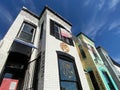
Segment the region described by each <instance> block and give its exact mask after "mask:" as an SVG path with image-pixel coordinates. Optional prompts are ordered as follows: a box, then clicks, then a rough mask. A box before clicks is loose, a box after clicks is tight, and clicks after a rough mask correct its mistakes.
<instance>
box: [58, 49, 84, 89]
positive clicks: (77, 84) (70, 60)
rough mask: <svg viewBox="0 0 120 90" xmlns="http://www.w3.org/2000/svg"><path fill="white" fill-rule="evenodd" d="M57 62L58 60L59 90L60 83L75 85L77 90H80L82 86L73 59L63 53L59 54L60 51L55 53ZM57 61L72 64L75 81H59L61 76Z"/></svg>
mask: <svg viewBox="0 0 120 90" xmlns="http://www.w3.org/2000/svg"><path fill="white" fill-rule="evenodd" d="M57 55H58V57H57V60H58V70H59V83H60V90H62V89H61V82H66V83H67V82H68V84H69V82H70V83H75V84H76V87H77V90H82V84H81V82H80V77H79V75H78V70H77V67H76V64H75V61H74V57H73V56H71V55H69V54H67V53H64V52H61V51H57ZM59 59H62V60H63V61H67V62H70V63H72V64H73V69H74V74H75V78H76V80H62V79H61V74H60V62H59Z"/></svg>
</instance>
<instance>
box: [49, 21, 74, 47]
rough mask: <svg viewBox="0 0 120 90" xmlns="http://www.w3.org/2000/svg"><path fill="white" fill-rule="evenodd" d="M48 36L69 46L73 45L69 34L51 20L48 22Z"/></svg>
mask: <svg viewBox="0 0 120 90" xmlns="http://www.w3.org/2000/svg"><path fill="white" fill-rule="evenodd" d="M50 34H51V35H52V36H54V37H56V38H57V39H59V40H62V41H63V42H65V43H67V44H69V45H73V40H72V35H71V34H70V32H69V31H67V30H66V29H65V28H64V27H63V26H61V25H60V24H58V23H56V22H54V21H52V20H50Z"/></svg>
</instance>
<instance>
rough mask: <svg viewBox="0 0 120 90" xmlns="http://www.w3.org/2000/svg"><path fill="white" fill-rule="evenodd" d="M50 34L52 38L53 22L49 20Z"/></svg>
mask: <svg viewBox="0 0 120 90" xmlns="http://www.w3.org/2000/svg"><path fill="white" fill-rule="evenodd" d="M50 34H51V35H53V36H54V21H52V20H50Z"/></svg>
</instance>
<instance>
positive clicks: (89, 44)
mask: <svg viewBox="0 0 120 90" xmlns="http://www.w3.org/2000/svg"><path fill="white" fill-rule="evenodd" d="M75 42H76V46H77V49H78V53H79V56H80V59H81V62H82V65H83V68H84V72H85V74H86V77H87V81H88V83H89V87H90V89H91V90H118V87H117V85H116V83H115V82H114V80H113V78H112V77H111V75H110V73H109V71H108V69H107V68H106V66H105V65H104V62H103V61H102V59H101V57H100V55H99V53H98V51H97V50H96V47H95V44H94V41H93V40H91V39H90V38H89V37H87V36H86V35H85V34H83V33H79V34H78V35H77V38H76V39H75Z"/></svg>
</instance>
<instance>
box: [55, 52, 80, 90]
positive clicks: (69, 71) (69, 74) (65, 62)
mask: <svg viewBox="0 0 120 90" xmlns="http://www.w3.org/2000/svg"><path fill="white" fill-rule="evenodd" d="M57 54H58V64H59V65H58V66H59V75H60V88H61V90H82V87H81V84H80V80H79V76H78V72H77V68H76V65H75V61H74V57H72V56H71V55H69V54H66V53H63V52H57Z"/></svg>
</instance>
